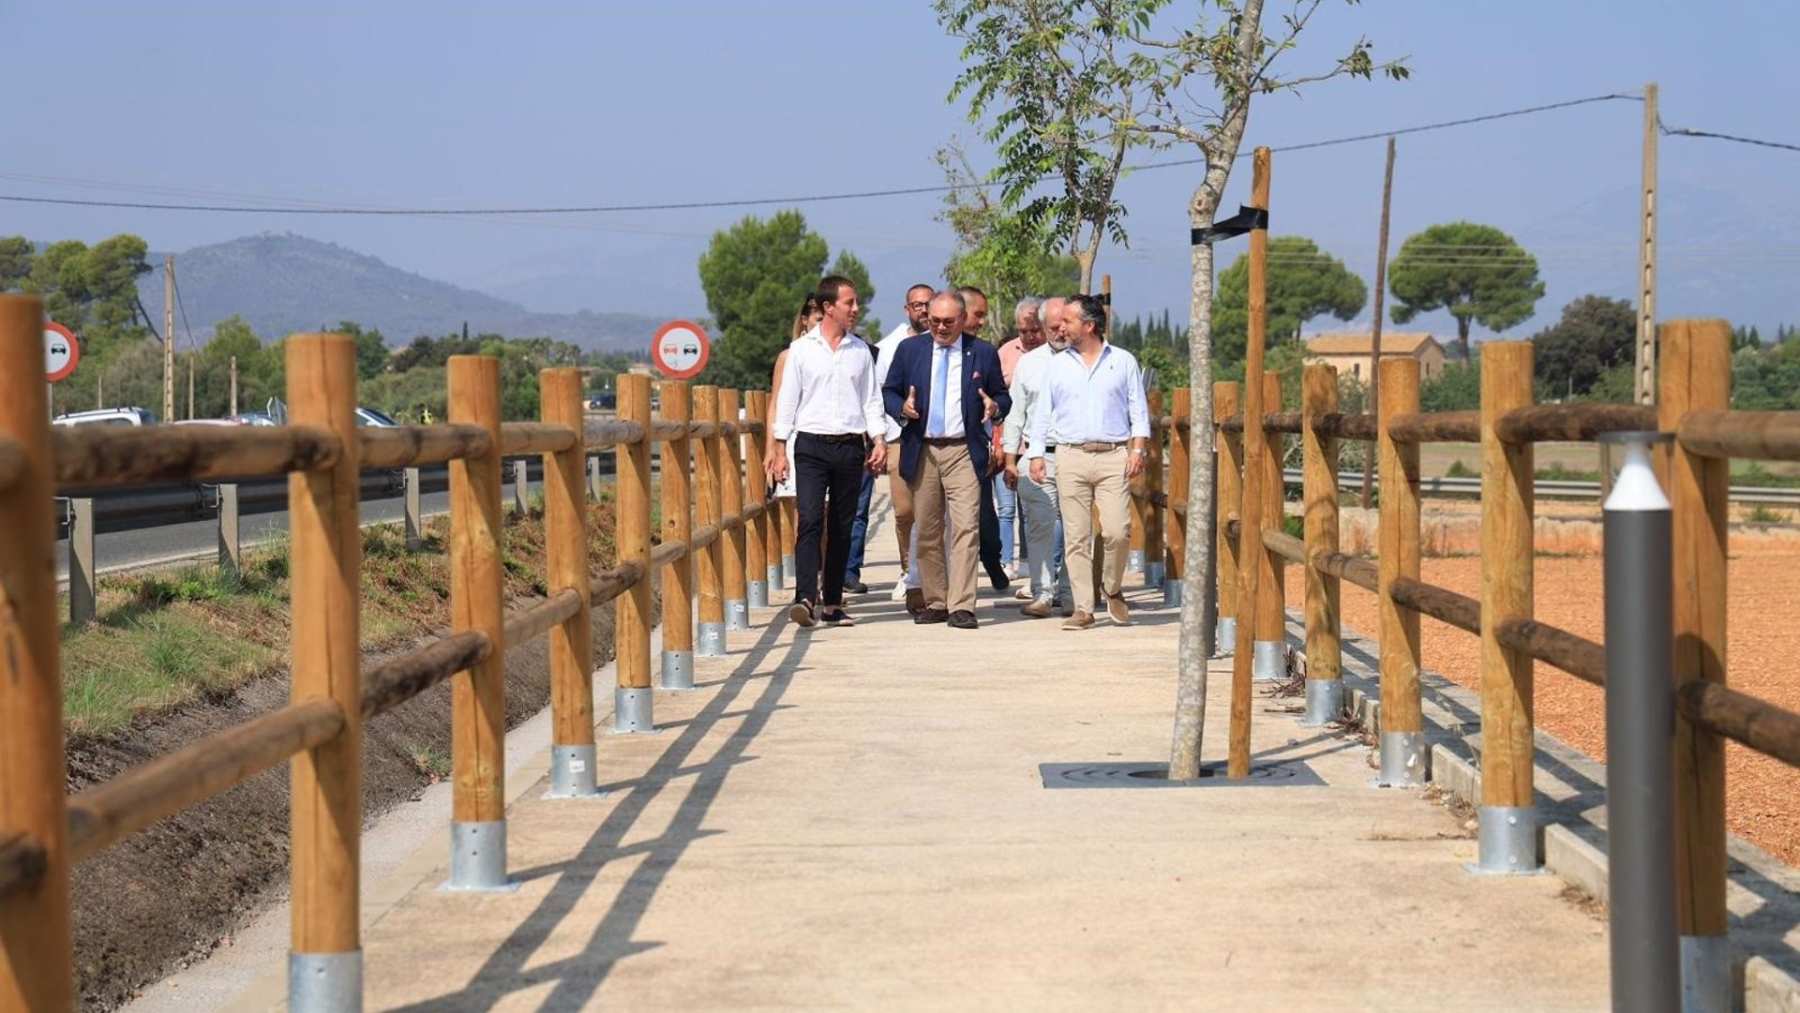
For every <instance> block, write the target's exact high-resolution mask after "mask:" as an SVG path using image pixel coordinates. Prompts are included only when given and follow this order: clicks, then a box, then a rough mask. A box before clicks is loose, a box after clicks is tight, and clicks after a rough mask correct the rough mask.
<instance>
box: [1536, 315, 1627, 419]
mask: <svg viewBox="0 0 1800 1013" xmlns="http://www.w3.org/2000/svg"><path fill="white" fill-rule="evenodd" d="M1531 344H1532V372H1533V373H1534V374H1536V379H1537V382H1538V383H1539V384H1540V385H1541V386H1542V387H1543V389H1544V390H1545V391H1546V392H1548V394H1549V395H1550V396H1551V397H1553V398H1557V399H1559V400H1560V399H1562V398H1567V397H1578V396H1584V395H1587V394H1589V393H1590V392H1591V391H1592V389H1593V387H1594V385H1595V384H1597V383H1599V382H1600V378H1601V376H1603V375H1604V374H1605V373H1606V371H1607V370H1609V369H1612V368H1614V367H1615V366H1619V365H1627V366H1629V365H1630V364H1631V362H1632V357H1633V356H1634V355H1635V354H1636V347H1637V313H1636V311H1635V310H1633V309H1632V306H1631V304H1630V303H1628V302H1626V301H1625V300H1623V299H1608V298H1606V297H1605V296H1599V295H1584V296H1582V297H1581V298H1579V299H1576V300H1575V301H1574V302H1571V303H1569V304H1568V305H1567V306H1564V307H1563V311H1562V319H1561V320H1559V321H1557V322H1556V323H1555V324H1553V325H1551V326H1549V327H1546V328H1544V329H1543V330H1541V331H1539V332H1537V333H1536V334H1533V335H1532V336H1531Z"/></svg>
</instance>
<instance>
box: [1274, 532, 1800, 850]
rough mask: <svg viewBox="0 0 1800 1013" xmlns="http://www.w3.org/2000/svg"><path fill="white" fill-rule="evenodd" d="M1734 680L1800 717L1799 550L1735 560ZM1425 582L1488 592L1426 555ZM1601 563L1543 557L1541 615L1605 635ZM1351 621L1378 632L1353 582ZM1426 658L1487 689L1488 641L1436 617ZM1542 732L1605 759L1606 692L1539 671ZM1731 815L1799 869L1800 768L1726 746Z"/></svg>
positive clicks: (1471, 569)
mask: <svg viewBox="0 0 1800 1013" xmlns="http://www.w3.org/2000/svg"><path fill="white" fill-rule="evenodd" d="M1730 566H1731V569H1730V588H1731V591H1730V600H1729V602H1728V604H1727V610H1728V611H1727V615H1728V616H1729V617H1730V620H1729V626H1730V634H1729V641H1728V642H1727V645H1726V658H1727V665H1728V671H1729V678H1730V683H1731V685H1732V686H1733V687H1735V688H1737V689H1740V690H1743V691H1744V692H1746V693H1751V694H1753V695H1755V696H1757V697H1759V698H1760V699H1763V700H1767V701H1769V702H1770V703H1773V704H1776V705H1778V706H1781V707H1783V708H1786V709H1788V710H1790V711H1800V679H1796V678H1794V673H1793V669H1791V668H1789V667H1788V663H1789V662H1790V661H1791V660H1792V658H1793V656H1794V654H1795V652H1796V650H1797V649H1800V634H1797V633H1796V632H1795V631H1794V629H1793V628H1792V627H1791V626H1790V625H1789V624H1790V623H1792V622H1793V617H1794V616H1795V615H1797V614H1800V554H1788V553H1764V552H1757V553H1755V554H1738V553H1737V552H1735V551H1734V554H1733V555H1732V557H1731V563H1730ZM1422 571H1423V572H1422V574H1421V577H1422V578H1423V579H1424V580H1425V581H1427V582H1428V583H1432V584H1440V585H1442V586H1444V587H1447V588H1450V589H1452V590H1455V591H1459V592H1461V593H1463V594H1466V595H1470V596H1472V597H1479V596H1480V594H1481V560H1480V559H1476V558H1470V557H1455V558H1445V559H1426V560H1425V561H1424V563H1423V566H1422ZM1601 576H1602V575H1601V566H1600V560H1599V559H1598V558H1594V557H1583V558H1570V557H1547V556H1539V557H1538V559H1537V566H1536V573H1535V581H1534V583H1535V588H1534V591H1535V595H1536V616H1537V618H1538V619H1540V620H1543V621H1545V622H1548V623H1552V624H1554V625H1556V626H1560V627H1562V628H1564V629H1566V630H1569V631H1571V632H1574V633H1577V634H1580V635H1582V636H1584V637H1588V638H1589V639H1592V640H1600V639H1602V636H1601V633H1602V627H1603V618H1604V615H1603V611H1602V607H1603V602H1602V599H1601V596H1600V588H1601V585H1602V579H1601ZM1298 577H1299V574H1298V573H1297V571H1294V570H1293V569H1292V568H1290V569H1289V572H1288V580H1287V597H1288V604H1289V606H1290V607H1293V608H1299V607H1300V605H1301V593H1302V584H1301V581H1300V580H1299V579H1298ZM1341 607H1342V610H1343V621H1344V625H1345V626H1347V627H1351V628H1353V629H1355V630H1357V631H1358V632H1362V633H1371V634H1372V633H1373V632H1374V631H1375V630H1376V629H1377V622H1376V614H1375V596H1374V595H1372V594H1370V593H1368V592H1366V591H1363V590H1361V589H1360V588H1356V587H1353V586H1351V585H1349V584H1345V585H1344V590H1343V597H1342V605H1341ZM1424 645H1425V649H1424V655H1425V656H1424V661H1425V665H1426V666H1427V667H1429V668H1431V669H1433V670H1434V671H1438V672H1441V673H1443V674H1444V675H1445V676H1446V677H1447V678H1449V679H1451V680H1453V681H1455V682H1457V683H1459V684H1461V685H1463V686H1467V687H1469V688H1471V689H1476V688H1479V680H1480V673H1481V661H1480V642H1479V641H1478V640H1477V639H1476V638H1475V637H1473V636H1471V635H1469V634H1467V633H1464V632H1462V631H1461V630H1458V629H1455V628H1453V627H1449V626H1445V625H1443V624H1442V623H1439V622H1437V621H1436V620H1434V619H1430V618H1427V619H1425V620H1424ZM1535 667H1536V674H1535V676H1534V678H1535V680H1536V686H1535V689H1536V692H1535V699H1536V705H1537V723H1538V727H1540V728H1543V729H1544V730H1546V731H1548V732H1550V733H1551V734H1552V735H1555V736H1556V737H1557V738H1559V739H1562V740H1563V741H1564V742H1567V743H1568V744H1569V745H1571V746H1573V747H1575V748H1576V749H1579V750H1581V751H1582V752H1584V753H1586V754H1588V755H1589V756H1592V757H1594V758H1595V759H1605V754H1606V721H1605V708H1604V704H1603V703H1602V700H1601V693H1600V690H1599V689H1598V688H1596V687H1593V686H1589V685H1588V684H1587V683H1585V682H1582V681H1581V680H1579V679H1577V678H1575V677H1574V676H1572V675H1568V674H1566V673H1564V672H1560V671H1558V670H1556V669H1554V668H1551V667H1550V666H1549V665H1546V664H1543V663H1541V662H1540V663H1539V664H1537V665H1536V666H1535ZM1725 756H1726V773H1725V788H1726V792H1725V793H1726V806H1725V819H1726V822H1727V824H1728V825H1729V826H1730V828H1731V830H1732V832H1733V833H1736V834H1738V835H1740V836H1742V837H1745V838H1747V839H1749V840H1751V841H1754V842H1755V843H1756V844H1758V845H1760V846H1761V847H1763V848H1765V849H1767V850H1768V851H1770V852H1771V853H1773V854H1775V855H1777V856H1779V857H1780V858H1781V859H1782V860H1783V861H1785V862H1787V863H1788V864H1789V865H1800V770H1795V769H1793V768H1790V767H1788V766H1787V765H1786V764H1783V763H1780V762H1779V761H1776V760H1772V759H1769V758H1768V757H1765V756H1762V755H1760V754H1758V753H1756V752H1754V751H1752V750H1749V749H1746V748H1744V747H1742V746H1739V745H1737V744H1736V743H1727V744H1726V753H1725Z"/></svg>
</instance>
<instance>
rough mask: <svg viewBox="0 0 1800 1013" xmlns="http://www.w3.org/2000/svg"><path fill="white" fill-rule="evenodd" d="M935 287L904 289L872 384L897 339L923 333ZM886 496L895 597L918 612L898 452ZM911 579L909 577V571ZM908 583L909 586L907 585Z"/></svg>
mask: <svg viewBox="0 0 1800 1013" xmlns="http://www.w3.org/2000/svg"><path fill="white" fill-rule="evenodd" d="M936 294H937V290H936V289H933V288H932V287H931V286H930V285H925V284H919V285H914V286H913V287H911V288H909V289H907V290H906V322H905V323H903V324H901V325H900V326H898V327H895V328H894V329H893V330H891V331H889V332H888V333H887V337H884V338H882V339H881V340H880V341H879V342H876V344H875V352H876V360H875V386H876V387H877V388H879V387H880V386H881V385H882V384H885V383H887V376H888V370H890V369H892V368H893V365H894V352H895V351H896V350H897V349H899V347H900V342H902V341H905V340H906V339H907V338H910V337H912V336H913V335H915V334H924V333H925V332H926V331H927V330H928V329H929V328H928V326H927V325H926V318H927V317H928V316H929V315H930V314H929V313H927V312H926V310H927V308H928V307H929V306H930V305H931V297H932V296H934V295H936ZM887 442H888V445H889V446H890V447H893V446H898V445H899V443H900V424H899V423H898V422H895V421H894V420H893V419H892V418H889V419H888V426H887ZM887 474H888V498H889V499H891V500H893V502H894V537H895V538H896V539H898V540H899V542H900V579H899V580H897V581H895V582H894V600H895V601H899V600H900V598H901V596H902V595H904V596H905V598H906V610H907V611H908V612H909V613H911V614H913V615H915V616H916V615H918V614H919V611H920V610H921V609H923V608H924V607H925V594H924V592H923V591H921V590H920V589H919V582H918V579H917V574H915V573H913V572H912V570H911V566H912V543H913V541H914V538H913V502H912V489H911V488H910V487H908V486H907V484H906V480H905V479H904V478H901V477H900V455H899V454H889V455H888V459H887ZM909 574H911V575H912V579H911V580H909V579H908V575H909ZM909 585H910V586H909Z"/></svg>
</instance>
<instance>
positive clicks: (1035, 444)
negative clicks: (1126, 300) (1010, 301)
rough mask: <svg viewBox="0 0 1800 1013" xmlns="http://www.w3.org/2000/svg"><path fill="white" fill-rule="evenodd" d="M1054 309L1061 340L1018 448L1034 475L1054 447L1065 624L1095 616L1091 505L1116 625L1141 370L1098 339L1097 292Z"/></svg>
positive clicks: (1124, 609) (1135, 468)
mask: <svg viewBox="0 0 1800 1013" xmlns="http://www.w3.org/2000/svg"><path fill="white" fill-rule="evenodd" d="M1062 314H1063V320H1062V323H1063V333H1064V335H1065V336H1066V337H1068V339H1069V348H1068V349H1067V350H1066V351H1062V352H1058V353H1056V354H1055V355H1054V356H1052V357H1051V360H1050V364H1049V366H1048V367H1047V368H1046V370H1045V373H1044V389H1043V394H1042V397H1043V399H1044V402H1045V403H1044V405H1043V406H1042V408H1041V409H1040V410H1038V411H1035V412H1034V413H1033V414H1032V418H1031V424H1030V431H1029V432H1027V433H1026V439H1027V441H1028V445H1027V448H1026V451H1025V457H1026V460H1027V461H1028V462H1029V464H1030V472H1031V477H1032V479H1033V481H1037V482H1042V481H1044V480H1045V478H1046V472H1045V467H1044V454H1045V448H1046V447H1050V446H1054V447H1055V448H1056V473H1057V474H1056V493H1057V505H1058V506H1059V507H1060V509H1061V511H1062V520H1063V535H1064V563H1065V565H1066V566H1067V567H1068V569H1069V583H1070V585H1071V588H1070V590H1071V592H1072V594H1073V597H1074V599H1075V612H1074V614H1073V615H1071V616H1070V617H1069V618H1068V619H1067V620H1066V621H1064V623H1063V629H1065V630H1085V629H1087V628H1088V627H1090V626H1092V625H1094V611H1095V609H1094V604H1095V603H1094V539H1093V534H1094V525H1093V519H1092V518H1093V514H1094V513H1095V512H1098V513H1099V515H1100V538H1101V541H1102V548H1103V549H1104V550H1105V559H1106V564H1105V572H1103V573H1102V574H1101V575H1100V591H1101V593H1102V594H1104V595H1105V596H1106V611H1107V614H1108V615H1110V616H1111V617H1112V620H1113V622H1114V623H1117V624H1119V625H1124V624H1126V623H1129V622H1130V621H1131V609H1130V607H1129V606H1127V605H1126V604H1125V596H1124V593H1123V590H1122V583H1123V581H1124V577H1125V556H1126V553H1127V551H1128V541H1129V537H1130V534H1129V526H1130V524H1131V493H1130V491H1129V489H1128V488H1127V486H1126V483H1127V482H1128V481H1129V480H1130V479H1132V478H1135V477H1137V476H1138V474H1140V473H1141V472H1142V471H1143V470H1144V460H1145V457H1146V455H1147V454H1148V453H1149V450H1148V447H1147V444H1148V443H1149V439H1150V409H1149V405H1148V403H1147V402H1146V401H1145V399H1144V377H1143V373H1142V372H1141V371H1140V370H1139V369H1138V364H1137V359H1136V358H1134V357H1133V356H1132V354H1131V353H1130V352H1127V351H1125V350H1124V349H1122V348H1118V347H1116V346H1113V345H1109V344H1107V343H1106V339H1105V337H1104V336H1103V335H1105V333H1106V307H1105V306H1104V305H1102V304H1101V302H1100V300H1098V299H1096V298H1094V297H1093V296H1087V295H1082V296H1076V297H1074V298H1073V299H1070V300H1069V302H1068V304H1067V305H1066V306H1065V307H1063V311H1062Z"/></svg>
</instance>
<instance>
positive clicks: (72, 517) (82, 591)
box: [69, 496, 100, 626]
mask: <svg viewBox="0 0 1800 1013" xmlns="http://www.w3.org/2000/svg"><path fill="white" fill-rule="evenodd" d="M98 566H99V561H98V560H97V559H95V557H94V501H93V499H92V498H91V497H87V496H77V497H75V498H73V499H71V500H69V622H70V623H71V624H73V625H76V626H86V625H87V624H88V623H91V622H93V621H94V618H95V616H97V615H99V613H100V597H99V588H100V574H99V570H98Z"/></svg>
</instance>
